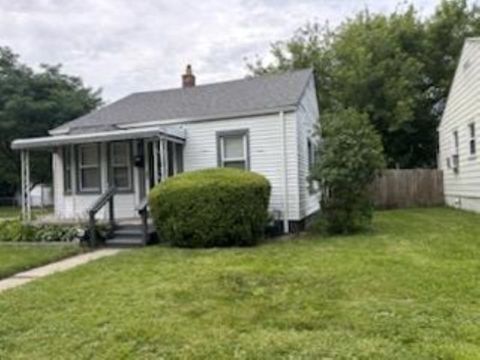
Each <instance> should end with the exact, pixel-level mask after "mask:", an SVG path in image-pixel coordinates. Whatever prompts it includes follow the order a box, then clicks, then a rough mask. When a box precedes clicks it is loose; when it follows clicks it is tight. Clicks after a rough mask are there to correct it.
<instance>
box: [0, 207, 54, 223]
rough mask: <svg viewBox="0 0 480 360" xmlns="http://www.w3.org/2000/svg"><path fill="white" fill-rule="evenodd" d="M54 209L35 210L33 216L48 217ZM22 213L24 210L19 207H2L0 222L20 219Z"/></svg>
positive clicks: (0, 209) (0, 208)
mask: <svg viewBox="0 0 480 360" xmlns="http://www.w3.org/2000/svg"><path fill="white" fill-rule="evenodd" d="M52 211H53V209H52V208H51V207H46V208H33V209H32V216H33V217H34V218H35V217H36V216H42V215H47V214H49V213H51V212H52ZM21 213H22V208H21V207H18V206H0V220H1V219H13V218H19V217H20V215H21Z"/></svg>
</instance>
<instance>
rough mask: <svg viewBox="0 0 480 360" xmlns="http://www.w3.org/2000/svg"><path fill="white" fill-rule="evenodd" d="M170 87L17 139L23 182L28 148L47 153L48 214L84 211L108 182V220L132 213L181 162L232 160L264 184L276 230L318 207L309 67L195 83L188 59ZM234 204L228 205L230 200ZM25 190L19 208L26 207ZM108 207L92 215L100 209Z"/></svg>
mask: <svg viewBox="0 0 480 360" xmlns="http://www.w3.org/2000/svg"><path fill="white" fill-rule="evenodd" d="M182 80H183V86H182V87H180V88H177V89H170V90H161V91H149V92H141V93H135V94H132V95H129V96H127V97H125V98H123V99H120V100H118V101H116V102H114V103H112V104H110V105H108V106H105V107H103V108H101V109H99V110H97V111H94V112H92V113H90V114H88V115H85V116H83V117H80V118H78V119H76V120H73V121H71V122H69V123H66V124H64V125H62V126H60V127H58V128H56V129H53V130H51V131H50V136H48V137H42V138H33V139H19V140H16V141H14V142H13V144H12V148H14V149H18V150H21V151H22V160H23V166H22V169H23V170H22V175H23V183H24V186H28V183H29V170H28V162H29V155H28V152H29V151H31V150H48V151H51V152H52V156H53V175H54V176H53V179H54V183H53V188H54V206H55V217H56V218H57V219H86V218H87V216H88V213H89V210H90V209H92V205H93V204H95V202H97V201H99V199H100V198H102V195H105V194H107V192H108V190H109V189H111V188H112V187H115V195H114V202H113V204H114V205H113V207H114V213H115V218H116V219H132V218H133V219H135V218H139V213H138V209H139V207H141V206H142V204H144V203H145V201H144V199H145V198H146V196H147V194H148V192H149V190H150V188H152V187H153V186H154V185H155V184H157V183H158V182H160V181H162V180H163V179H165V178H167V177H169V176H173V175H175V174H177V173H180V172H182V171H192V170H197V169H203V168H210V167H229V166H232V167H239V168H243V169H246V170H251V171H255V172H258V173H260V174H263V175H264V176H266V177H267V178H268V180H269V181H270V183H271V185H272V196H271V201H270V210H271V211H272V212H274V213H275V214H277V216H278V220H279V221H280V222H281V223H282V225H283V229H284V231H285V232H289V231H292V230H296V229H298V228H299V227H302V226H303V224H304V221H305V219H307V218H308V217H309V216H310V215H312V214H313V213H315V212H316V211H317V210H318V209H319V193H318V192H316V191H312V189H310V188H309V182H308V176H309V168H310V165H311V164H312V162H313V156H314V152H315V147H316V143H317V138H316V134H315V125H316V123H317V122H318V119H319V110H318V105H317V96H316V90H315V83H314V76H313V72H312V70H310V69H307V70H299V71H292V72H287V73H284V74H276V75H265V76H259V77H254V78H247V79H240V80H233V81H227V82H221V83H215V84H207V85H201V86H195V76H194V75H193V74H192V71H191V67H190V66H188V67H187V71H186V74H184V75H183V76H182ZM232 206H235V204H232ZM29 207H30V204H29V199H28V196H26V197H25V196H24V213H26V214H27V216H28V212H29ZM108 213H109V212H108V207H107V206H105V207H103V208H102V209H101V210H100V211H99V212H98V214H97V217H98V218H100V219H107V218H108V216H109V215H108Z"/></svg>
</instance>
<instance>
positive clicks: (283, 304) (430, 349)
mask: <svg viewBox="0 0 480 360" xmlns="http://www.w3.org/2000/svg"><path fill="white" fill-rule="evenodd" d="M375 229H376V230H375V232H373V233H371V234H363V235H357V236H350V237H332V238H320V237H314V236H310V237H308V236H307V237H302V238H297V239H294V240H289V241H278V242H274V243H268V244H264V245H262V246H259V247H256V248H247V249H224V250H218V249H213V250H203V251H201V250H196V251H194V250H180V249H171V248H168V247H152V248H146V249H142V250H135V251H127V252H124V253H121V254H120V255H117V256H115V257H111V258H106V259H102V260H100V261H96V262H93V263H90V264H88V265H86V266H82V267H79V268H76V269H74V270H72V271H69V272H65V273H61V274H56V275H54V276H51V277H48V278H46V279H43V280H40V281H37V282H33V283H30V284H28V285H26V286H25V287H22V288H18V289H14V290H12V291H8V292H6V293H3V294H1V295H0V358H5V359H7V358H8V359H33V358H34V359H37V360H38V359H51V358H62V359H91V358H100V359H138V358H141V359H159V358H165V359H190V358H196V359H233V358H238V359H279V358H280V359H282V358H283V359H478V358H479V356H480V261H479V259H480V216H478V215H474V214H470V213H464V212H459V211H454V210H449V209H425V210H405V211H389V212H381V213H378V214H377V216H376V218H375Z"/></svg>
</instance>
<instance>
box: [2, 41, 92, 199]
mask: <svg viewBox="0 0 480 360" xmlns="http://www.w3.org/2000/svg"><path fill="white" fill-rule="evenodd" d="M100 104H101V98H100V91H98V90H97V91H94V90H92V89H91V88H88V87H85V86H84V85H83V83H82V81H81V79H80V78H78V77H73V76H69V75H65V74H63V73H62V72H61V67H60V66H59V65H57V66H49V65H42V66H41V69H40V71H38V72H35V71H33V70H32V69H31V68H29V67H28V66H26V65H25V64H22V63H20V62H19V59H18V55H16V54H14V53H13V52H12V51H11V50H10V49H9V48H7V47H0V196H1V195H3V196H5V195H12V194H13V193H14V192H15V190H16V189H18V187H19V181H20V160H19V154H18V152H15V151H12V150H11V148H10V146H11V142H12V141H13V140H14V139H16V138H28V137H35V136H46V135H48V130H49V129H51V128H53V127H56V126H58V125H61V124H62V123H64V122H66V121H69V120H72V119H74V118H76V117H78V116H81V115H83V114H85V113H87V112H89V111H91V110H93V109H95V108H96V107H97V106H99V105H100ZM50 157H51V155H50V154H49V153H48V152H32V160H31V163H32V181H34V182H38V181H49V180H50V177H51V166H50Z"/></svg>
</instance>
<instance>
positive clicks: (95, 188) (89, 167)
mask: <svg viewBox="0 0 480 360" xmlns="http://www.w3.org/2000/svg"><path fill="white" fill-rule="evenodd" d="M78 190H79V191H80V192H99V191H100V148H99V146H98V144H88V145H79V146H78Z"/></svg>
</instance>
